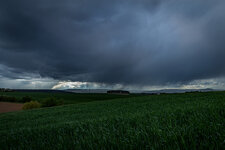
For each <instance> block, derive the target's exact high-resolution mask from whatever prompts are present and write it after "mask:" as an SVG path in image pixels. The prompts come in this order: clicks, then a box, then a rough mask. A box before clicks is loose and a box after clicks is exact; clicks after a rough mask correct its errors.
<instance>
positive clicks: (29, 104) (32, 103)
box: [23, 101, 41, 110]
mask: <svg viewBox="0 0 225 150" xmlns="http://www.w3.org/2000/svg"><path fill="white" fill-rule="evenodd" d="M40 107H41V104H40V103H39V102H37V101H30V102H26V103H24V105H23V110H27V109H34V108H40Z"/></svg>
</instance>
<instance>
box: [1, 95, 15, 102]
mask: <svg viewBox="0 0 225 150" xmlns="http://www.w3.org/2000/svg"><path fill="white" fill-rule="evenodd" d="M0 101H3V102H17V99H16V98H15V97H10V96H0Z"/></svg>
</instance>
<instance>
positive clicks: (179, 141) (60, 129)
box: [0, 92, 225, 149]
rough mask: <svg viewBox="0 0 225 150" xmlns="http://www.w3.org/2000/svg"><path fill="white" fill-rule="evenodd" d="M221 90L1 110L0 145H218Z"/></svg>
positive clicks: (223, 105) (224, 119)
mask: <svg viewBox="0 0 225 150" xmlns="http://www.w3.org/2000/svg"><path fill="white" fill-rule="evenodd" d="M224 127H225V93H224V92H211V93H189V94H171V95H153V96H143V97H136V98H126V99H125V98H123V99H115V100H108V101H97V102H89V103H86V104H73V105H65V106H58V107H53V108H45V109H36V110H30V111H21V112H17V113H6V114H0V137H1V138H0V147H1V148H0V149H9V148H12V149H149V148H150V149H178V148H181V149H223V148H224V146H225V143H224V140H225V130H224Z"/></svg>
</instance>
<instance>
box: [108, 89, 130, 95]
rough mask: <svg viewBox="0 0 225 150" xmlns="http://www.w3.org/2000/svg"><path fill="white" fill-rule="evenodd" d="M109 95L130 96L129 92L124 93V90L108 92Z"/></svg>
mask: <svg viewBox="0 0 225 150" xmlns="http://www.w3.org/2000/svg"><path fill="white" fill-rule="evenodd" d="M107 93H108V94H126V95H128V94H130V92H129V91H124V90H110V91H107Z"/></svg>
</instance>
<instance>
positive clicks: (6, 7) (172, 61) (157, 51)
mask: <svg viewBox="0 0 225 150" xmlns="http://www.w3.org/2000/svg"><path fill="white" fill-rule="evenodd" d="M224 10H225V1H224V0H126V1H125V0H124V1H121V0H111V1H109V0H108V1H107V0H5V1H4V0H2V1H0V87H7V88H107V87H110V88H133V89H135V88H137V89H143V88H144V89H145V88H147V89H151V88H160V87H161V88H170V87H177V88H190V87H191V88H207V87H210V88H212V87H215V88H225V87H224V81H225V80H224V78H225V13H224Z"/></svg>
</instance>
